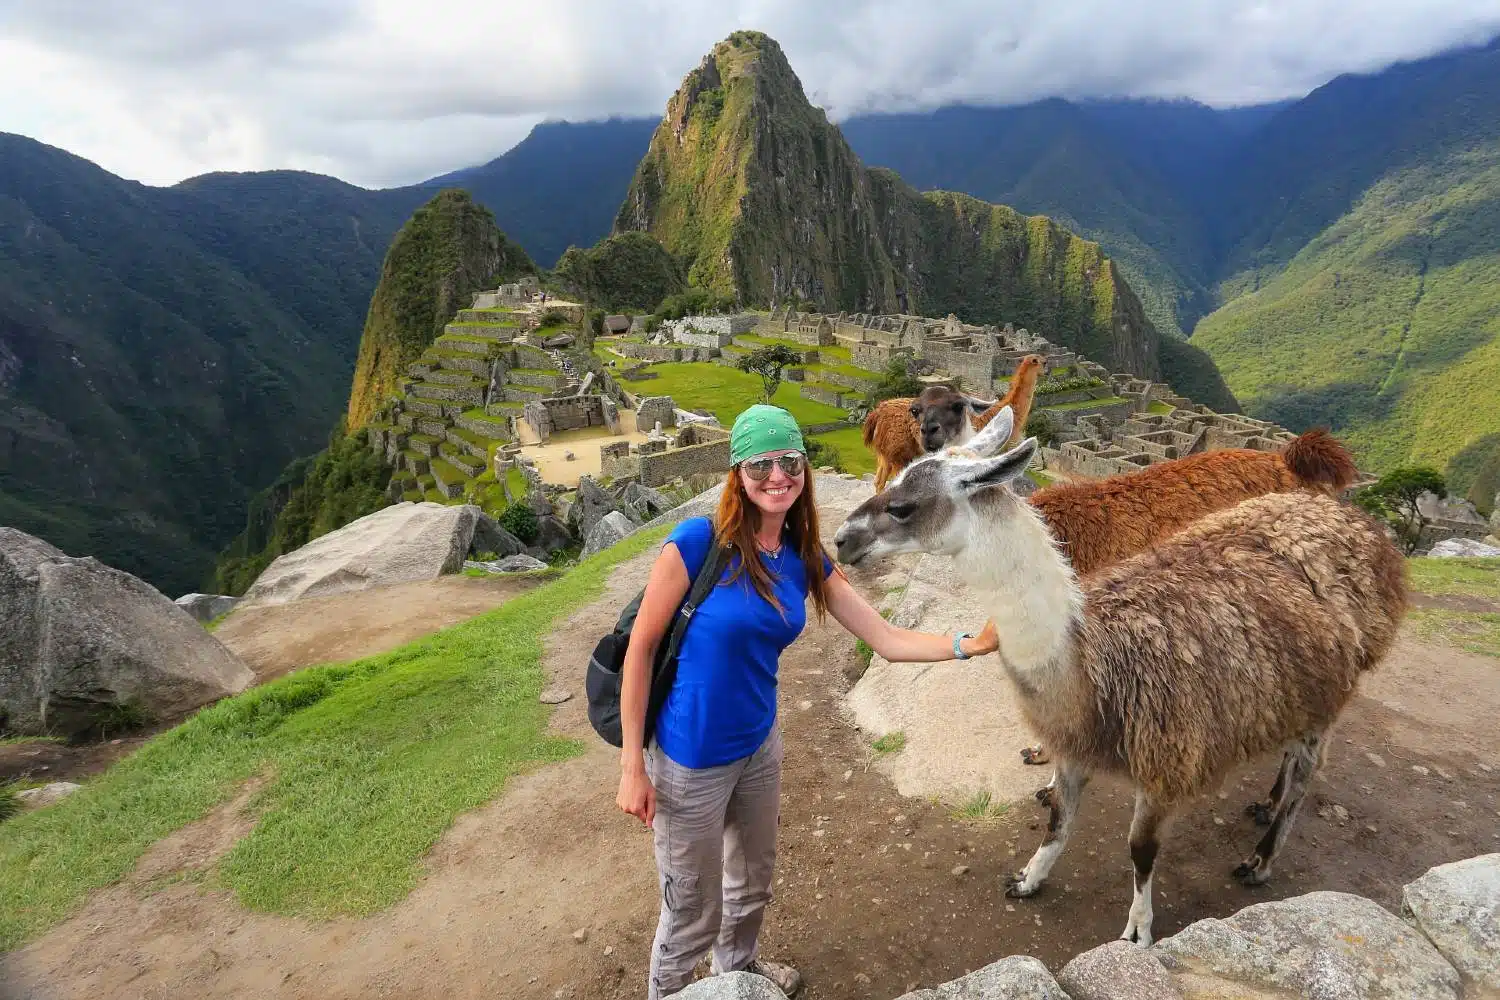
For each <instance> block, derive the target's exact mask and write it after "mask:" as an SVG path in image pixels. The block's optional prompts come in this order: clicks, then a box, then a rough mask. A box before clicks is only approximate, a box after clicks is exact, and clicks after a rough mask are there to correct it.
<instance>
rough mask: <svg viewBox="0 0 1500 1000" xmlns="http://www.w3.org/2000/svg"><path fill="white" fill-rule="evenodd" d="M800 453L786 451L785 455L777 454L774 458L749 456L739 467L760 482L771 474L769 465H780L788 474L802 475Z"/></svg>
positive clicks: (793, 475)
mask: <svg viewBox="0 0 1500 1000" xmlns="http://www.w3.org/2000/svg"><path fill="white" fill-rule="evenodd" d="M802 461H803V458H802V456H801V455H799V454H797V453H796V452H788V453H787V454H785V455H777V456H776V457H775V458H751V459H747V460H745V461H743V462H741V463H740V468H742V469H744V470H745V475H747V476H749V477H750V478H751V479H753V480H754V481H755V482H757V483H758V482H760V481H761V480H763V479H765V478H766V477H767V476H769V475H770V474H771V466H773V465H780V466H781V471H782V472H785V473H786V474H787V475H788V476H792V477H794V478H795V477H797V476H800V475H802Z"/></svg>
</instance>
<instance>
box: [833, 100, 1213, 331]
mask: <svg viewBox="0 0 1500 1000" xmlns="http://www.w3.org/2000/svg"><path fill="white" fill-rule="evenodd" d="M1202 110H1203V111H1204V112H1208V114H1209V117H1208V118H1207V119H1206V121H1205V124H1204V128H1205V129H1206V127H1207V123H1209V122H1214V121H1216V120H1217V119H1216V118H1214V117H1213V114H1212V112H1209V109H1207V108H1203V109H1202ZM1183 113H1186V111H1184V112H1183ZM842 128H843V131H844V134H845V135H846V136H848V138H849V143H850V145H852V146H853V147H854V149H855V150H857V151H858V152H859V155H860V157H861V158H862V159H864V160H865V161H866V162H867V163H871V164H876V165H879V166H883V167H889V168H891V169H892V170H894V171H895V172H896V173H898V174H900V175H901V178H902V179H903V180H904V181H906V182H907V183H909V184H912V185H913V186H915V187H917V188H918V189H919V190H923V191H928V190H943V191H962V192H964V193H965V194H969V195H973V196H974V197H976V198H980V199H982V200H984V201H989V202H995V203H998V204H1003V205H1009V206H1012V207H1013V208H1015V209H1016V210H1018V211H1020V212H1022V213H1025V214H1028V215H1045V216H1047V217H1049V218H1051V219H1053V220H1054V221H1056V222H1059V223H1061V224H1062V225H1064V226H1066V227H1067V228H1068V229H1070V230H1072V231H1074V232H1076V233H1078V234H1079V235H1081V236H1083V237H1085V238H1087V239H1089V240H1094V241H1097V242H1098V243H1099V244H1100V245H1101V246H1102V247H1103V248H1104V249H1105V251H1106V252H1108V254H1109V256H1110V258H1111V259H1112V260H1113V261H1115V263H1116V264H1117V265H1118V266H1119V267H1120V270H1121V273H1122V274H1123V275H1124V276H1125V279H1126V280H1127V281H1128V282H1129V284H1130V286H1131V288H1132V289H1134V290H1135V291H1136V292H1138V293H1139V295H1140V298H1141V300H1142V305H1143V307H1144V308H1145V310H1146V314H1147V316H1148V317H1149V318H1150V320H1151V322H1152V325H1154V326H1155V327H1156V328H1157V329H1158V330H1161V331H1163V332H1167V333H1171V334H1174V335H1176V336H1179V337H1180V336H1182V335H1183V333H1182V326H1181V325H1179V317H1181V321H1182V323H1183V324H1186V325H1187V327H1188V328H1191V325H1192V322H1193V321H1194V320H1196V319H1197V317H1198V316H1200V315H1202V314H1203V313H1204V312H1205V311H1207V306H1208V298H1207V296H1208V285H1207V280H1208V275H1207V273H1206V270H1205V265H1206V263H1207V260H1206V254H1205V242H1204V237H1203V233H1202V231H1201V230H1202V225H1201V222H1200V220H1199V219H1198V217H1197V216H1196V215H1195V214H1194V213H1193V212H1192V211H1191V210H1190V209H1189V208H1188V207H1187V206H1186V205H1184V204H1183V203H1182V202H1181V201H1180V200H1179V198H1178V197H1177V196H1176V194H1175V193H1174V192H1173V190H1172V187H1171V185H1170V184H1169V182H1168V181H1167V179H1166V178H1165V177H1164V176H1162V175H1161V174H1160V173H1158V171H1157V170H1156V169H1153V168H1152V166H1151V165H1149V164H1144V163H1140V162H1138V161H1137V160H1136V159H1135V158H1133V157H1132V156H1130V155H1127V153H1126V152H1125V150H1124V149H1123V148H1122V145H1121V144H1120V143H1118V142H1116V141H1114V139H1113V138H1112V137H1111V136H1110V134H1109V133H1108V132H1107V131H1106V130H1105V129H1104V128H1103V127H1101V125H1100V124H1099V122H1098V121H1096V120H1095V116H1094V115H1092V114H1090V112H1089V111H1087V110H1085V109H1084V108H1082V107H1079V106H1077V105H1074V104H1071V103H1069V102H1067V101H1062V100H1050V101H1043V102H1040V103H1037V104H1031V105H1026V106H1023V107H1016V108H969V107H953V108H943V109H940V110H938V111H934V112H931V113H928V114H925V115H913V114H898V115H869V116H863V117H860V118H855V119H852V120H850V121H848V122H845V123H844V125H843V126H842ZM1224 141H1225V142H1227V139H1225V140H1224Z"/></svg>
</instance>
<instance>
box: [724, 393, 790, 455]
mask: <svg viewBox="0 0 1500 1000" xmlns="http://www.w3.org/2000/svg"><path fill="white" fill-rule="evenodd" d="M788 450H795V451H800V452H802V454H804V455H805V454H807V446H806V445H804V444H803V443H802V430H801V429H800V428H799V427H798V426H797V420H796V418H794V417H793V416H792V415H791V414H790V413H788V412H786V411H785V410H783V409H782V408H781V407H779V406H767V405H766V404H765V403H756V404H755V405H754V406H752V407H750V409H748V410H746V411H745V412H744V413H741V414H740V415H739V416H738V417H736V418H735V421H734V429H733V430H731V431H730V432H729V464H730V465H739V464H740V463H741V462H743V461H744V460H745V459H747V458H752V457H754V456H756V455H759V454H761V453H762V452H767V451H788Z"/></svg>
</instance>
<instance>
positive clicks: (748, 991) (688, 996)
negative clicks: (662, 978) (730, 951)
mask: <svg viewBox="0 0 1500 1000" xmlns="http://www.w3.org/2000/svg"><path fill="white" fill-rule="evenodd" d="M675 995H676V996H677V997H678V1000H786V994H785V993H783V992H781V990H779V989H777V988H776V984H775V983H773V982H771V981H770V980H769V979H767V978H766V977H765V976H757V975H754V974H753V973H749V972H728V973H725V974H724V975H722V976H708V977H705V978H703V979H700V980H698V981H697V982H696V983H692V984H690V985H689V986H688V987H687V989H685V990H682V991H681V992H679V993H677V994H675Z"/></svg>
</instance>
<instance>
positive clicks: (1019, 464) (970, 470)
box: [956, 407, 1037, 496]
mask: <svg viewBox="0 0 1500 1000" xmlns="http://www.w3.org/2000/svg"><path fill="white" fill-rule="evenodd" d="M1007 409H1009V407H1007ZM1036 449H1037V443H1036V438H1034V437H1032V438H1027V439H1026V440H1025V441H1022V442H1021V443H1020V444H1018V445H1016V446H1015V447H1014V448H1012V449H1011V450H1010V451H1007V452H1006V453H1005V454H1003V455H1001V456H1000V457H999V458H987V459H984V460H982V461H978V462H965V463H963V464H962V465H960V466H959V467H958V468H957V470H956V471H957V480H958V481H957V486H958V490H959V492H960V493H963V494H964V495H965V496H968V495H971V494H973V493H977V492H978V491H980V490H986V489H989V488H990V487H992V486H1000V485H1002V484H1004V483H1008V482H1010V481H1011V480H1012V479H1015V478H1016V477H1017V476H1019V475H1021V474H1022V473H1023V472H1025V471H1026V467H1027V466H1028V465H1030V464H1031V458H1032V456H1033V455H1035V454H1036Z"/></svg>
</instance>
